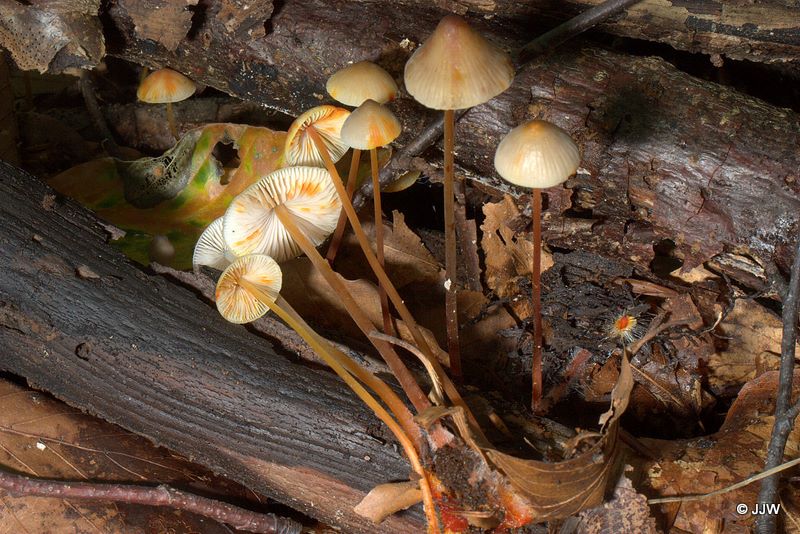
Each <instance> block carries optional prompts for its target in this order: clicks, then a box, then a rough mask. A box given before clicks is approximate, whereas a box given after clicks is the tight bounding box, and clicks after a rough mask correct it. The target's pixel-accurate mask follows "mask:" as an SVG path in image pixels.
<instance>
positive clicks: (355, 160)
mask: <svg viewBox="0 0 800 534" xmlns="http://www.w3.org/2000/svg"><path fill="white" fill-rule="evenodd" d="M360 161H361V150H359V149H357V148H354V149H353V156H352V158H351V159H350V172H349V173H348V175H347V198H349V199H352V198H353V193H354V192H355V190H356V182H357V181H358V164H359V163H360ZM346 229H347V213H345V212H344V210H342V213H340V214H339V222H338V223H337V224H336V230H334V232H333V237H332V238H331V244H330V245H328V252H327V254H325V259H326V260H328V263H330V264H331V265H333V262H334V260H335V259H336V253H337V252H339V247H340V246H341V244H342V239H343V238H344V231H345V230H346Z"/></svg>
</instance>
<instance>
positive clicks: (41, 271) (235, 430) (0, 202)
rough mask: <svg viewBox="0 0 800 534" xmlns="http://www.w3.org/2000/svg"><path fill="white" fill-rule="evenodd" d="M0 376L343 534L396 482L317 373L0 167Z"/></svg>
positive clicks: (389, 447)
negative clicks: (375, 495)
mask: <svg viewBox="0 0 800 534" xmlns="http://www.w3.org/2000/svg"><path fill="white" fill-rule="evenodd" d="M0 220H2V225H0V271H2V273H3V276H2V277H0V354H2V357H0V370H3V371H10V372H13V373H16V374H19V375H21V376H24V377H26V378H27V379H28V380H29V381H30V382H31V383H32V384H34V385H35V386H36V387H40V388H42V389H45V390H47V391H49V392H52V393H53V394H55V395H56V396H57V397H59V398H61V399H63V400H65V401H66V402H68V403H69V404H71V405H73V406H76V407H78V408H80V409H83V410H85V411H87V412H90V413H92V414H94V415H98V416H100V417H102V418H104V419H106V420H108V421H111V422H114V423H117V424H119V425H121V426H123V427H125V428H127V429H129V430H131V431H133V432H136V433H138V434H141V435H144V436H146V437H148V438H150V439H151V440H153V441H154V442H155V443H157V444H159V445H164V446H166V447H168V448H170V449H172V450H174V451H176V452H179V453H182V454H184V455H187V456H189V457H191V458H194V459H195V460H196V461H198V462H200V463H202V464H203V465H207V466H209V467H210V468H212V469H214V470H215V471H217V472H219V473H221V474H223V475H225V476H228V477H230V478H232V479H234V480H237V481H239V482H241V483H243V484H245V485H247V486H248V487H250V488H253V489H254V490H256V491H260V492H262V493H265V494H267V495H270V496H272V497H274V498H275V499H277V500H279V501H281V502H284V503H285V504H287V505H289V506H291V507H293V508H295V509H298V510H300V511H302V512H304V513H306V514H308V515H310V516H312V517H315V518H318V519H320V520H321V521H324V522H326V523H328V524H331V525H336V526H338V527H341V528H342V529H343V530H344V531H346V532H364V533H367V532H370V533H371V532H389V533H406V532H418V531H421V529H422V526H421V525H422V519H421V515H420V514H419V512H418V511H413V510H412V511H410V512H404V513H402V514H400V515H398V516H394V517H392V518H389V519H387V520H386V521H385V522H384V523H383V524H382V525H380V526H379V527H376V526H375V525H373V524H372V523H371V522H369V521H368V520H366V519H364V518H361V517H359V516H357V515H356V514H355V513H354V512H353V510H352V508H353V506H355V505H356V504H357V503H358V502H359V501H360V499H361V498H362V497H363V496H364V495H365V494H366V492H367V491H369V490H370V489H371V488H372V487H374V486H375V485H377V484H380V483H385V482H388V481H392V480H398V479H406V478H408V476H409V468H408V465H407V464H406V462H405V461H404V459H403V458H402V457H401V455H400V453H399V452H398V450H397V449H396V448H395V445H394V441H393V440H392V439H391V437H389V436H387V434H388V431H386V430H385V429H384V428H383V427H382V426H381V425H380V424H379V422H378V421H377V419H376V418H375V417H374V416H373V415H372V413H371V412H369V411H368V410H367V409H366V408H365V407H364V406H363V405H362V404H361V403H360V402H359V401H358V399H357V398H356V397H355V396H354V395H352V394H350V393H349V390H347V389H346V388H345V387H344V386H343V384H342V383H341V382H340V381H339V380H338V379H337V378H336V377H335V375H332V374H331V373H329V372H327V370H324V369H321V368H320V367H319V366H317V365H307V364H305V365H304V364H303V362H302V361H298V359H297V357H296V356H294V355H293V354H291V353H289V352H287V351H285V350H284V349H282V347H281V346H280V344H279V343H278V342H277V341H276V340H268V339H264V338H262V337H258V336H256V335H253V334H251V333H249V332H248V331H247V330H246V329H245V328H244V327H242V326H235V325H232V324H229V323H227V322H226V321H224V320H223V319H222V318H221V317H220V316H219V314H218V313H217V312H216V310H215V309H214V308H213V307H211V306H209V305H207V304H206V303H204V302H202V301H201V300H200V299H199V298H198V296H197V295H195V294H194V293H192V292H191V291H189V290H187V289H184V288H182V287H178V286H176V285H174V284H172V283H170V282H168V281H167V280H166V279H165V278H163V277H160V276H148V275H147V274H145V273H144V272H143V271H141V270H140V269H138V268H137V267H135V266H134V265H133V264H131V262H129V261H128V260H126V259H125V258H124V257H123V256H122V255H121V254H119V253H118V252H116V251H114V250H113V249H112V248H111V247H109V246H108V245H107V244H106V237H107V236H106V232H105V231H104V230H103V227H102V226H101V225H100V224H99V223H98V221H97V219H96V218H95V217H94V216H93V215H92V214H91V213H89V212H87V211H86V210H84V209H83V208H81V207H80V206H77V205H75V204H74V203H73V202H71V201H62V200H61V199H57V198H56V197H55V196H54V195H53V192H52V190H50V189H49V188H48V187H47V186H46V185H45V184H43V183H42V182H40V181H39V180H38V179H36V178H34V177H32V176H30V175H27V174H25V173H23V172H21V171H18V170H17V169H15V168H13V167H11V166H9V165H7V164H5V163H2V162H0Z"/></svg>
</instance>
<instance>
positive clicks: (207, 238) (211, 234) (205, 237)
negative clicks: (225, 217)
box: [192, 217, 236, 271]
mask: <svg viewBox="0 0 800 534" xmlns="http://www.w3.org/2000/svg"><path fill="white" fill-rule="evenodd" d="M235 259H236V256H235V255H234V254H233V253H232V252H231V250H230V249H229V248H228V245H226V244H225V238H224V236H223V235H222V217H220V218H219V219H214V221H213V222H212V223H211V224H209V225H208V228H206V229H205V230H203V233H202V234H200V238H199V239H198V240H197V244H195V246H194V254H192V267H194V268H195V269H197V268H198V267H199V266H200V265H207V266H208V267H213V268H214V269H219V270H220V271H222V270H223V269H225V268H226V267H228V265H230V264H231V262H233V260H235Z"/></svg>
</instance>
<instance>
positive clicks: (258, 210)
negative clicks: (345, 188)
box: [222, 167, 342, 262]
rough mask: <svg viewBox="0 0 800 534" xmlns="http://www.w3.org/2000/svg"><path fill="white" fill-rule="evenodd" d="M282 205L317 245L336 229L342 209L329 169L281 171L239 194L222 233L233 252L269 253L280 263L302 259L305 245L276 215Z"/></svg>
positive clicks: (232, 205) (307, 168)
mask: <svg viewBox="0 0 800 534" xmlns="http://www.w3.org/2000/svg"><path fill="white" fill-rule="evenodd" d="M279 204H283V205H284V206H286V208H287V210H288V211H289V213H290V214H291V216H292V217H294V222H295V224H297V226H298V227H299V228H300V230H301V231H303V233H304V234H305V236H306V237H307V238H308V239H309V240H310V241H311V242H312V243H314V245H315V246H316V245H319V244H321V243H322V242H323V241H325V239H326V238H327V237H328V236H329V235H330V234H331V233H332V232H333V230H334V229H335V228H336V224H337V222H338V220H339V213H340V211H341V209H342V204H341V202H340V200H339V195H337V194H336V189H335V188H334V186H333V179H332V178H331V175H330V174H329V173H328V171H326V170H325V169H323V168H320V167H286V168H283V169H279V170H277V171H275V172H273V173H271V174H269V175H267V176H266V177H265V178H262V179H261V180H259V181H258V182H256V183H255V184H253V185H251V186H250V187H248V188H247V189H245V190H244V191H242V192H241V193H239V195H237V196H236V197H235V198H234V199H233V201H231V204H230V206H228V210H227V211H226V212H225V216H224V218H223V225H222V232H223V236H224V238H225V243H227V245H228V248H229V249H230V250H231V252H232V253H233V254H235V255H236V256H244V255H246V254H267V255H269V256H272V257H273V258H275V261H278V262H284V261H286V260H289V259H292V258H294V257H297V256H299V255H300V253H301V250H300V247H299V246H298V245H297V243H296V242H295V241H294V239H292V236H290V235H289V232H288V231H287V230H286V228H284V226H283V224H281V222H280V221H279V220H278V217H277V215H275V211H274V207H275V206H277V205H279Z"/></svg>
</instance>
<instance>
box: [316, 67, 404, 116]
mask: <svg viewBox="0 0 800 534" xmlns="http://www.w3.org/2000/svg"><path fill="white" fill-rule="evenodd" d="M325 90H326V91H328V94H329V95H331V96H332V97H333V98H334V99H336V100H337V101H338V102H341V103H342V104H344V105H345V106H353V107H356V106H360V105H361V104H363V103H364V102H365V101H367V100H374V101H375V102H379V103H381V104H385V103H386V102H391V101H392V100H394V99H395V97H396V96H397V84H396V83H395V82H394V78H392V76H391V75H390V74H389V73H388V72H386V71H385V70H383V69H382V68H381V67H379V66H378V65H376V64H375V63H372V62H370V61H359V62H358V63H353V64H352V65H350V66H348V67H345V68H343V69H341V70H339V71H337V72H335V73H334V74H333V76H331V77H330V78H328V83H326V84H325Z"/></svg>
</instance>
